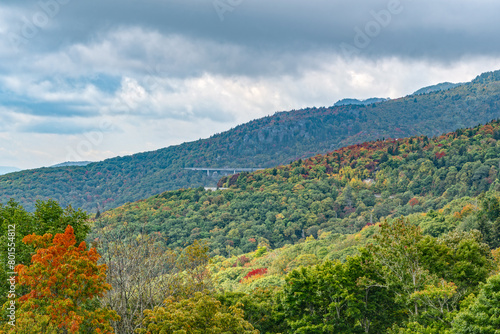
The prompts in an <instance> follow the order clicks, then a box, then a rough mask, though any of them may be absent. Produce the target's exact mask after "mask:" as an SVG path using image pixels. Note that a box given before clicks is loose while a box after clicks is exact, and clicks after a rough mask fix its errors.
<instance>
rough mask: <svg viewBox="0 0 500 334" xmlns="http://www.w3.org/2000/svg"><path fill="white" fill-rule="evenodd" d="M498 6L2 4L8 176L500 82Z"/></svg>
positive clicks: (2, 116) (338, 1) (0, 136)
mask: <svg viewBox="0 0 500 334" xmlns="http://www.w3.org/2000/svg"><path fill="white" fill-rule="evenodd" d="M498 13H500V2H499V1H497V0H495V1H493V0H477V1H470V0H469V1H463V0H453V1H452V0H434V1H430V0H420V1H415V0H413V1H412V0H364V1H361V0H349V1H348V0H300V1H299V0H273V1H263V0H120V1H117V0H99V1H98V0H85V1H77V0H40V1H38V0H37V1H31V0H30V1H28V0H18V1H15V2H14V1H10V2H7V1H4V2H2V3H0V166H16V167H19V168H36V167H41V166H50V165H53V164H57V163H61V162H64V161H83V160H85V161H98V160H103V159H106V158H111V157H115V156H124V155H129V154H133V153H137V152H143V151H150V150H155V149H159V148H162V147H166V146H170V145H177V144H180V143H183V142H186V141H192V140H197V139H199V138H206V137H209V136H211V135H213V134H215V133H219V132H222V131H226V130H228V129H230V128H232V127H234V126H236V125H238V124H241V123H245V122H248V121H250V120H253V119H257V118H260V117H263V116H267V115H272V114H274V113H275V112H277V111H287V110H292V109H300V108H305V107H313V106H316V107H320V106H331V105H333V104H334V103H335V102H336V101H338V100H340V99H343V98H359V99H366V98H370V97H384V98H397V97H400V96H405V95H408V94H411V93H413V92H414V91H416V90H418V89H419V88H421V87H424V86H428V85H433V84H437V83H440V82H446V81H448V82H465V81H470V80H472V79H474V78H475V77H476V76H477V75H479V74H480V73H482V72H486V71H493V70H498V69H500V35H499V33H498V32H499V31H500V20H498Z"/></svg>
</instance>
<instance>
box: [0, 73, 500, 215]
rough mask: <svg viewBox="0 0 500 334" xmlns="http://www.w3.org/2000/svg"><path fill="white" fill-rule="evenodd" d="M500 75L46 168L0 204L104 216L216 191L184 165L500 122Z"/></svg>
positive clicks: (2, 194)
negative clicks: (138, 204) (152, 200)
mask: <svg viewBox="0 0 500 334" xmlns="http://www.w3.org/2000/svg"><path fill="white" fill-rule="evenodd" d="M499 73H500V72H498V71H497V72H490V73H485V74H483V75H481V76H479V77H478V78H477V79H475V80H473V81H472V82H470V83H468V84H464V85H462V86H459V87H455V88H452V89H449V90H446V91H441V92H433V93H428V94H423V95H418V96H407V97H404V98H400V99H396V100H391V101H386V102H382V103H376V104H370V105H367V106H356V105H349V106H341V107H327V108H307V109H302V110H293V111H290V112H280V113H276V114H275V115H273V116H270V117H264V118H261V119H258V120H255V121H252V122H249V123H246V124H243V125H240V126H237V127H236V128H234V129H231V130H229V131H226V132H224V133H221V134H217V135H214V136H212V137H210V138H208V139H203V140H198V141H194V142H190V143H184V144H182V145H178V146H172V147H168V148H165V149H161V150H157V151H153V152H146V153H140V154H135V155H132V156H126V157H117V158H113V159H108V160H105V161H102V162H97V163H92V164H89V165H87V166H85V167H61V168H42V169H34V170H29V171H21V172H18V173H13V174H9V175H5V176H1V177H0V202H1V203H6V202H7V201H8V200H9V199H10V198H14V199H16V200H17V201H19V202H20V203H21V204H23V206H24V207H26V208H27V209H28V210H30V211H33V210H34V209H35V208H34V203H35V202H36V200H37V199H41V200H46V199H49V198H51V199H55V200H57V201H59V202H60V203H61V204H62V205H64V206H66V205H68V204H71V205H73V206H74V207H80V208H82V209H83V210H86V211H89V212H97V211H98V210H100V211H101V212H102V211H103V210H106V209H110V208H114V207H117V206H119V205H122V204H124V203H126V202H131V201H135V200H139V199H142V198H146V197H149V196H152V195H155V194H159V193H161V192H164V191H167V190H172V189H179V188H188V187H193V188H194V187H198V186H203V185H215V183H216V182H217V179H216V178H207V176H206V174H204V173H203V172H192V171H187V170H184V169H183V168H185V167H225V166H230V167H272V166H277V165H280V164H285V163H289V162H290V161H294V160H296V159H299V158H306V157H310V156H313V155H315V154H318V153H326V152H330V151H332V150H334V149H337V148H340V147H343V146H347V145H352V144H358V143H362V142H365V141H370V140H376V139H381V138H383V137H385V138H389V137H390V138H403V137H408V136H418V135H426V136H436V135H439V134H441V133H445V132H448V131H453V130H455V129H457V128H464V127H471V126H475V125H477V124H480V123H481V124H484V123H486V122H488V121H490V120H491V119H494V118H498V117H500V108H499V107H500V105H499V103H500V102H499V101H500V98H499V97H500V96H499V94H500V89H499V88H500V87H499V86H500V81H499V80H500V74H499Z"/></svg>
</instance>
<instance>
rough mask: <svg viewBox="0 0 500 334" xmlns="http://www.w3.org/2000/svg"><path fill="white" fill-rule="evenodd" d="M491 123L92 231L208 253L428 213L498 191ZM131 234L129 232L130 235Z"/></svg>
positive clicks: (499, 129) (133, 213)
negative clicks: (203, 247)
mask: <svg viewBox="0 0 500 334" xmlns="http://www.w3.org/2000/svg"><path fill="white" fill-rule="evenodd" d="M499 140H500V122H498V121H494V122H491V123H489V124H487V125H484V126H477V127H474V128H468V129H462V130H458V131H456V132H452V133H449V134H446V135H442V136H439V137H435V138H428V137H425V136H419V137H410V138H406V139H399V140H394V139H388V140H383V141H382V140H380V141H375V142H369V143H364V144H359V145H354V146H349V147H345V148H342V149H340V150H337V151H334V152H331V153H329V154H326V155H318V156H315V157H312V158H308V159H304V160H300V159H299V160H297V161H295V162H293V163H291V164H289V165H285V166H280V167H276V168H272V169H267V170H263V171H258V172H254V173H251V174H248V173H242V174H237V175H233V176H230V177H225V178H222V179H221V180H220V182H219V186H223V187H228V188H229V189H228V190H219V191H215V192H211V191H205V190H204V189H203V188H196V189H183V190H176V191H169V192H165V193H163V194H160V195H157V196H154V197H151V198H148V199H145V200H141V201H138V202H133V203H128V204H126V205H124V206H122V207H119V208H116V209H113V210H109V211H107V212H104V213H103V214H102V215H101V217H100V218H99V219H98V220H97V222H96V223H95V226H94V229H93V231H92V235H93V236H97V235H99V233H101V231H103V229H113V230H114V231H115V233H117V234H120V235H121V236H122V237H123V238H132V237H133V235H135V234H136V233H138V232H137V231H141V233H143V234H152V233H157V234H160V235H161V236H162V237H163V238H164V239H165V243H166V245H168V246H169V247H180V246H183V245H184V244H186V243H188V244H189V243H191V242H193V241H194V240H204V241H206V242H208V244H209V245H210V247H211V250H212V254H214V255H217V254H220V255H224V256H228V255H237V254H243V253H247V252H250V251H254V250H255V249H256V248H257V245H258V243H259V242H260V241H262V242H266V243H268V244H269V245H270V246H271V247H273V248H279V247H283V246H284V245H286V244H294V243H296V242H298V241H299V240H301V239H305V238H306V237H308V236H314V237H317V236H318V235H319V234H320V233H321V232H333V233H344V234H345V233H354V232H356V231H359V230H361V229H362V228H363V227H364V226H367V225H370V224H373V223H375V222H377V221H379V220H380V219H382V218H391V217H399V216H407V215H410V214H414V213H421V212H427V211H429V210H438V209H441V208H442V207H444V206H445V205H446V204H447V203H450V202H451V201H452V200H454V199H458V198H462V197H464V196H471V197H473V196H477V195H479V194H480V193H482V192H486V191H488V190H500V183H499V180H498V176H499V175H498V172H499V166H500V158H499V156H500V141H499ZM134 231H135V232H134Z"/></svg>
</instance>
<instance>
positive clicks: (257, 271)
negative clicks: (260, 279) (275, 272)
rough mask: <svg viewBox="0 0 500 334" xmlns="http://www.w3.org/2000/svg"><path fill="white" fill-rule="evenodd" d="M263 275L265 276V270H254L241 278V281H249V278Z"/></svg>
mask: <svg viewBox="0 0 500 334" xmlns="http://www.w3.org/2000/svg"><path fill="white" fill-rule="evenodd" d="M265 274H267V268H258V269H254V270H252V271H251V272H249V273H248V274H247V275H246V276H245V277H243V279H242V281H243V280H245V279H249V278H250V277H252V276H255V275H265ZM240 282H241V281H240Z"/></svg>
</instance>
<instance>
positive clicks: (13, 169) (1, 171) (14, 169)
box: [0, 166, 21, 175]
mask: <svg viewBox="0 0 500 334" xmlns="http://www.w3.org/2000/svg"><path fill="white" fill-rule="evenodd" d="M20 170H21V169H20V168H17V167H7V166H0V175H4V174H8V173H13V172H18V171H20Z"/></svg>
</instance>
